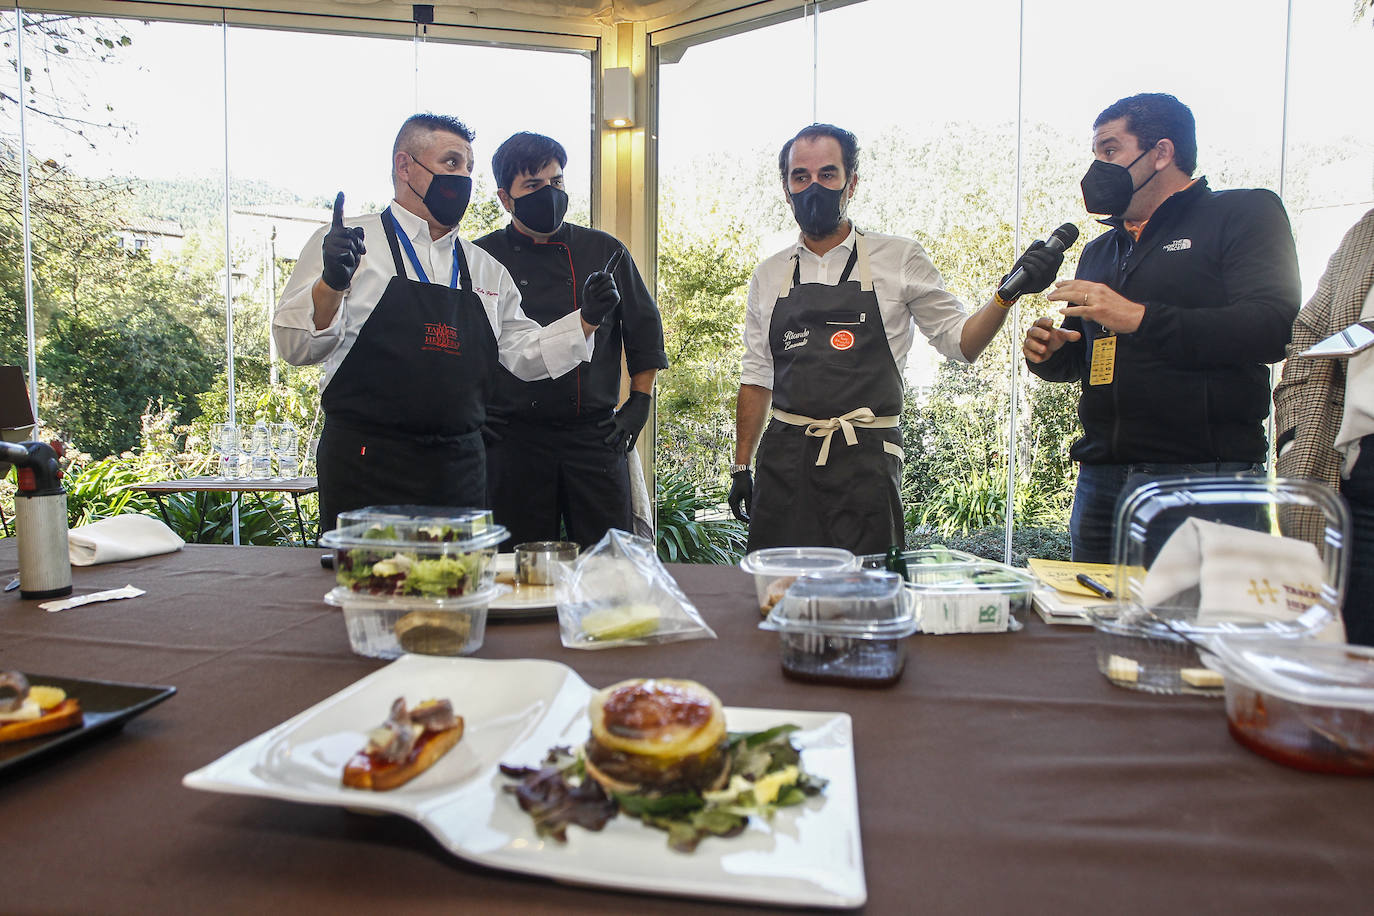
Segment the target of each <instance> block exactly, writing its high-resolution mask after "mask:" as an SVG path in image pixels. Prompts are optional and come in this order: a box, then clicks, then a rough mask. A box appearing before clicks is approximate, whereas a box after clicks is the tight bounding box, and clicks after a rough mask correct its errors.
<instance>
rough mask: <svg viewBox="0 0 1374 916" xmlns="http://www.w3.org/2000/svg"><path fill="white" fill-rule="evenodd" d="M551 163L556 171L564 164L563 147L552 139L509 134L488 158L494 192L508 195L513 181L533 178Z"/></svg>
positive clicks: (564, 152) (532, 134)
mask: <svg viewBox="0 0 1374 916" xmlns="http://www.w3.org/2000/svg"><path fill="white" fill-rule="evenodd" d="M555 161H556V162H557V163H558V167H559V168H560V169H561V168H565V167H566V166H567V164H568V154H567V152H566V151H565V150H564V149H563V144H561V143H559V142H558V141H557V140H555V139H553V138H552V137H546V136H544V135H543V134H534V133H530V132H529V131H527V130H522V131H520V133H518V134H511V135H510V137H508V138H507V139H506V142H505V143H502V144H501V145H500V146H498V147H497V148H496V152H495V153H493V154H492V157H491V174H492V175H493V176H494V177H495V178H496V186H497V187H498V188H500V189H501V190H503V191H509V190H510V186H511V185H512V184H514V183H515V179H516V178H518V177H520V176H521V175H534V174H536V173H537V172H539V171H540V170H542V169H543V168H544V167H545V166H546V165H548V164H549V163H550V162H555Z"/></svg>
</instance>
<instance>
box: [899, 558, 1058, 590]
mask: <svg viewBox="0 0 1374 916" xmlns="http://www.w3.org/2000/svg"><path fill="white" fill-rule="evenodd" d="M907 572H908V573H909V574H910V581H911V588H913V589H914V590H916V591H917V592H921V593H929V592H937V593H940V594H980V595H985V594H994V595H1002V594H1024V593H1025V592H1029V591H1032V590H1033V589H1034V588H1035V584H1036V579H1035V575H1034V574H1033V573H1031V572H1030V571H1029V570H1025V569H1017V568H1016V567H1014V566H1008V565H1006V564H1005V563H998V562H997V561H996V560H984V559H980V558H978V557H973V558H971V559H970V560H967V561H964V562H953V563H932V564H927V565H915V566H913V565H911V564H910V563H908V565H907Z"/></svg>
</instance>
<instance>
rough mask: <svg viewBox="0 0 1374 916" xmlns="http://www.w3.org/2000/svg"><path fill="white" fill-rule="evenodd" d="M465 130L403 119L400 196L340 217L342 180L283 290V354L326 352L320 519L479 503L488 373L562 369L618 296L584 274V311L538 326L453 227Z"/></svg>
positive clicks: (580, 356)
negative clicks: (323, 223) (370, 509)
mask: <svg viewBox="0 0 1374 916" xmlns="http://www.w3.org/2000/svg"><path fill="white" fill-rule="evenodd" d="M473 136H474V134H473V132H472V131H471V130H469V129H468V128H467V127H466V126H465V125H464V124H463V123H462V122H461V121H459V120H457V119H456V118H451V117H447V116H443V115H433V114H418V115H414V116H412V117H411V118H409V119H407V120H406V122H405V124H403V125H402V127H401V130H400V132H399V133H398V134H397V135H396V142H395V144H394V146H393V148H392V156H391V159H392V162H391V167H392V185H393V187H394V189H395V199H394V200H393V201H392V202H391V204H390V205H389V206H388V207H387V208H386V209H385V210H383V211H382V212H381V213H379V214H375V215H367V216H362V217H359V218H357V219H354V220H351V221H350V222H352V223H353V225H351V226H345V225H344V218H343V199H344V196H343V194H342V193H340V194H339V195H338V197H337V198H336V199H335V201H334V218H333V222H332V224H331V225H330V226H327V227H324V228H321V229H320V230H319V231H317V232H316V233H315V235H314V236H313V237H312V238H311V240H310V241H309V242H308V243H306V246H305V250H304V251H302V253H301V256H300V259H299V260H298V261H297V262H296V268H295V270H294V271H293V272H292V274H291V278H290V279H289V280H288V281H287V284H286V288H285V290H284V291H283V292H282V295H281V298H280V300H278V302H277V309H276V314H275V316H274V318H273V321H272V333H273V336H274V337H275V339H276V341H277V346H278V348H279V349H280V351H281V354H282V357H283V358H284V359H285V360H286V361H287V362H289V363H292V364H293V365H306V364H312V363H323V365H324V376H323V378H322V379H321V381H320V391H321V394H320V402H321V406H322V407H323V409H324V416H325V421H324V428H323V431H322V432H321V434H320V443H319V448H318V451H317V452H316V466H317V474H318V477H319V487H320V489H319V492H320V527H321V529H322V530H328V529H331V528H333V527H334V526H335V523H336V520H337V517H338V514H339V513H340V512H345V511H348V510H351V509H357V508H361V507H363V506H370V505H386V504H407V503H409V504H421V505H435V506H482V505H485V503H486V454H485V450H484V449H483V447H482V438H481V432H480V430H481V427H482V425H483V423H484V421H485V419H486V402H487V399H488V397H489V394H490V388H491V384H492V379H493V378H494V376H495V373H496V372H497V371H499V370H500V369H502V368H503V367H504V369H506V370H509V371H510V372H513V373H515V375H517V376H519V377H520V378H525V379H537V378H548V377H549V376H550V375H561V374H563V373H565V372H567V371H568V370H569V369H571V368H572V367H574V366H576V365H578V364H579V363H581V362H584V361H586V360H587V358H588V356H589V350H590V345H589V342H588V338H590V336H591V335H592V333H593V332H594V331H595V330H596V325H597V324H598V323H600V321H601V320H602V319H603V318H604V317H605V316H606V315H607V314H609V313H610V311H611V310H612V309H613V308H614V306H615V305H616V302H617V297H618V294H617V292H616V289H615V282H614V280H612V278H611V277H610V275H609V274H606V273H604V272H602V273H599V274H594V275H591V276H588V277H587V278H586V280H585V283H584V287H583V289H582V296H581V299H580V302H579V304H581V305H584V306H585V307H584V308H583V309H582V310H581V311H580V313H579V312H572V313H570V314H568V315H566V316H564V318H563V319H562V320H560V321H558V322H555V323H553V324H551V325H549V326H548V327H541V326H540V325H538V324H536V323H535V322H533V321H531V320H530V319H529V318H528V317H527V316H526V315H525V313H524V312H523V311H522V310H521V308H520V293H519V289H518V287H517V286H516V284H515V282H514V281H513V280H512V279H511V276H510V274H509V273H507V272H506V269H505V268H504V267H502V266H501V265H500V264H498V263H497V262H496V261H494V260H492V258H491V257H490V256H488V255H487V253H486V252H484V251H482V250H481V249H479V248H477V247H475V246H474V245H473V244H472V243H471V242H468V241H466V240H463V239H460V238H458V223H459V221H460V220H461V219H462V217H463V212H464V211H465V210H466V209H467V204H468V199H469V197H470V195H471V191H472V177H471V176H472V166H473V155H472V139H473Z"/></svg>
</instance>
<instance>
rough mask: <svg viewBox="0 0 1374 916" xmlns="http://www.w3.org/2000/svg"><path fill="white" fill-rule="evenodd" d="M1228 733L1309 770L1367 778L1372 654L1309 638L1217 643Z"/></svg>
mask: <svg viewBox="0 0 1374 916" xmlns="http://www.w3.org/2000/svg"><path fill="white" fill-rule="evenodd" d="M1206 660H1207V663H1208V664H1209V665H1212V666H1214V667H1215V668H1216V669H1217V670H1219V671H1220V672H1222V674H1224V675H1225V678H1226V718H1227V721H1228V726H1229V728H1230V730H1231V736H1232V737H1233V738H1235V739H1236V740H1237V741H1238V742H1240V743H1241V744H1243V745H1245V747H1247V748H1249V749H1250V750H1252V751H1254V752H1255V753H1257V754H1260V755H1261V756H1264V757H1268V758H1269V759H1270V760H1273V761H1276V762H1278V763H1282V764H1284V765H1285V766H1290V767H1296V768H1297V769H1300V770H1310V771H1312V772H1316V773H1341V774H1348V775H1357V776H1374V649H1370V648H1367V647H1365V646H1350V645H1345V644H1342V643H1328V642H1316V641H1313V640H1257V639H1239V640H1230V639H1219V640H1217V641H1216V642H1215V643H1214V644H1213V652H1212V653H1209V654H1208V655H1207V656H1206Z"/></svg>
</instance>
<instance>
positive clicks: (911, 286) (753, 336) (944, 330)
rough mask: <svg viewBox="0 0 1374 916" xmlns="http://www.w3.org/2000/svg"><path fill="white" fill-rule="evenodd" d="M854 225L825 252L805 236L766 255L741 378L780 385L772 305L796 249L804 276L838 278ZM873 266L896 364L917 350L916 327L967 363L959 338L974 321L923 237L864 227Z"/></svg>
mask: <svg viewBox="0 0 1374 916" xmlns="http://www.w3.org/2000/svg"><path fill="white" fill-rule="evenodd" d="M854 239H855V233H854V230H853V229H852V228H851V229H850V232H849V236H848V237H847V238H846V239H845V240H844V241H843V242H841V243H840V244H839V245H836V246H835V247H834V248H832V249H830V250H829V251H827V252H826V253H825V254H824V255H818V254H816V253H815V252H813V251H812V250H811V249H810V248H807V247H806V245H805V244H804V243H803V241H802V239H801V236H800V235H799V236H798V237H797V244H796V245H794V246H792V247H791V248H785V249H783V250H782V251H780V252H778V253H777V254H775V255H773V256H772V257H770V258H768V259H767V260H765V261H764V262H763V263H762V264H760V265H759V266H758V267H757V268H756V269H755V270H754V275H753V276H752V277H750V278H749V303H748V305H747V306H746V308H745V314H744V358H743V359H742V360H741V366H740V383H741V384H744V385H758V386H759V387H761V388H767V389H769V390H770V391H771V390H772V388H773V351H772V350H771V349H770V348H769V346H768V326H769V324H770V323H771V322H772V320H773V305H774V304H775V303H776V302H777V299H778V294H779V292H781V291H782V289H783V286H784V284H785V283H787V282H789V280H790V279H791V275H792V256H793V255H794V254H795V255H797V256H798V257H799V259H800V268H801V282H802V283H824V284H827V285H832V286H833V285H835V284H836V283H838V282H839V279H840V275H841V274H842V273H844V265H845V263H846V262H847V261H848V260H849V255H850V252H852V251H853V250H854ZM864 239H865V241H866V242H867V247H868V261H869V269H870V271H871V273H872V275H873V292H874V293H875V294H876V295H877V297H878V310H879V311H880V312H881V313H882V316H883V328H884V330H885V331H886V332H887V345H888V346H889V347H891V348H892V358H893V360H894V361H896V363H897V371H898V372H904V371H905V369H906V357H907V354H908V353H910V352H911V345H912V342H913V340H914V332H915V329H916V328H920V329H921V333H922V334H924V335H925V336H926V339H928V340H929V341H930V343H931V346H933V347H935V349H936V350H937V351H939V352H940V353H941V354H942V355H944V356H945V357H947V358H949V359H952V360H954V361H955V362H960V363H967V362H968V360H967V359H965V358H964V353H963V351H962V350H961V349H959V338H960V336H961V334H962V333H963V330H964V322H966V321H968V317H969V316H968V312H967V311H966V310H965V308H964V306H963V303H961V302H960V301H959V300H958V299H956V298H954V296H953V294H951V293H950V292H949V291H948V290H946V289H945V282H944V280H943V279H942V278H941V277H940V272H939V271H938V270H936V269H935V265H934V264H932V263H931V261H930V256H929V255H927V254H926V251H925V249H924V248H922V247H921V245H920V243H919V242H916V241H915V240H913V239H904V238H900V237H899V236H895V235H880V234H878V233H876V232H865V233H864ZM858 278H859V271H858V268H857V267H855V269H854V270H852V271H850V279H851V280H857V279H858Z"/></svg>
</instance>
